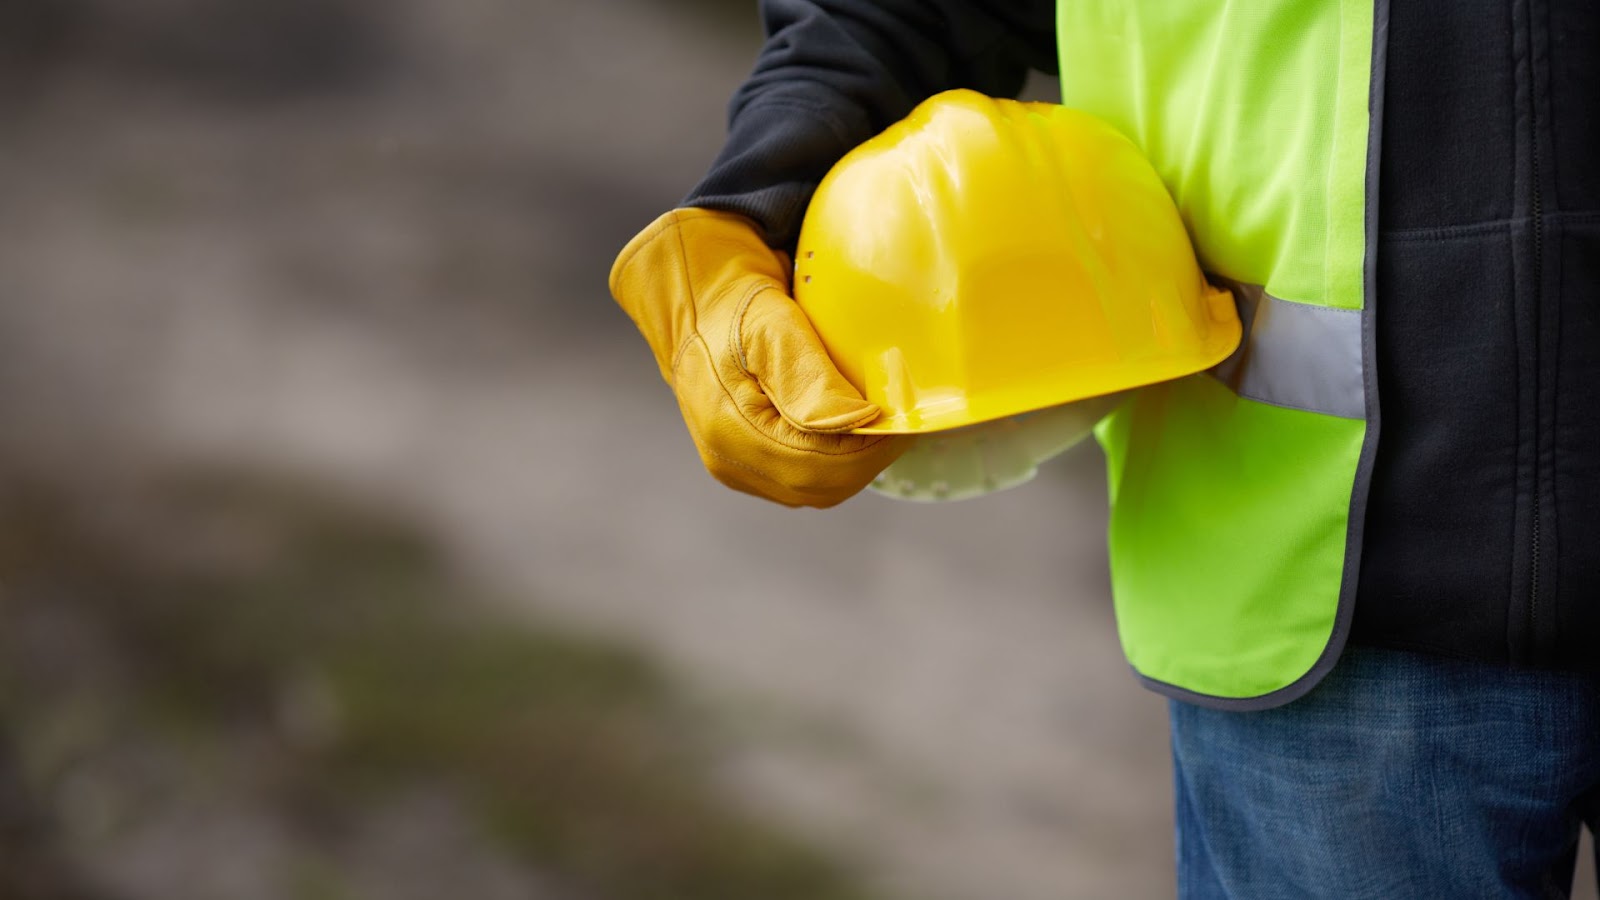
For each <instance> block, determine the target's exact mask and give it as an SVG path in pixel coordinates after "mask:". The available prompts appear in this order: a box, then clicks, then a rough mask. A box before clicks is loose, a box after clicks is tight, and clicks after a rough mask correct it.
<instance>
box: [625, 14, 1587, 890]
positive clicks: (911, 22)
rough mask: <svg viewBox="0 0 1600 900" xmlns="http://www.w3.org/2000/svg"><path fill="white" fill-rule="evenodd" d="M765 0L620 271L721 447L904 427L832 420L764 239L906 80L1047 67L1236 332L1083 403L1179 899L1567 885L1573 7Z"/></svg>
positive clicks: (815, 500) (782, 481)
mask: <svg viewBox="0 0 1600 900" xmlns="http://www.w3.org/2000/svg"><path fill="white" fill-rule="evenodd" d="M761 10H762V16H763V19H764V22H765V26H766V29H767V34H768V39H767V43H766V45H765V47H764V48H763V50H762V52H761V55H760V58H759V59H758V61H757V63H756V66H755V71H754V72H753V74H752V75H751V76H750V78H749V80H748V81H746V82H745V84H744V85H743V86H742V87H741V88H740V89H739V91H738V93H737V94H736V95H735V97H734V100H733V103H732V105H731V110H730V112H731V117H730V133H729V136H728V141H727V144H726V146H725V147H724V149H723V151H722V153H721V154H720V155H719V156H718V157H717V159H716V161H715V162H714V163H713V165H712V168H711V171H710V173H709V174H708V175H707V176H706V178H705V180H704V181H702V182H701V183H700V184H699V185H698V186H697V187H695V188H694V190H693V191H692V192H691V193H690V194H689V196H688V198H687V199H686V200H685V201H684V204H683V207H682V208H680V209H678V210H674V211H672V212H669V213H667V214H666V215H664V216H663V217H662V218H661V219H658V220H657V221H656V223H654V224H652V225H651V226H650V227H649V228H648V229H646V230H645V231H644V232H643V233H641V234H640V235H639V237H637V238H635V239H634V241H633V242H632V243H630V244H629V246H628V248H627V249H625V250H624V252H623V255H622V256H620V257H619V259H618V262H617V265H616V267H615V268H614V269H613V272H612V291H613V294H614V295H615V297H616V298H617V300H618V302H619V303H620V304H621V305H622V306H623V308H624V309H626V310H627V311H628V312H629V314H630V315H631V316H632V317H633V318H634V320H635V322H636V323H637V324H638V325H639V327H640V330H641V331H642V332H643V333H644V335H645V337H646V339H647V340H648V341H649V343H650V344H651V346H652V348H653V349H654V351H655V354H656V358H657V360H658V362H659V363H660V365H661V370H662V374H663V376H664V377H665V378H666V379H667V381H668V382H669V383H670V384H671V385H672V386H673V389H674V391H675V393H676V394H677V396H678V400H679V403H680V406H681V408H682V411H683V414H684V417H685V420H686V422H687V424H688V426H689V430H690V433H691V435H692V436H693V438H694V440H695V442H696V445H697V446H698V447H699V449H700V451H701V456H702V458H703V459H704V461H705V462H706V465H707V467H708V468H709V469H710V470H711V472H712V473H713V474H714V475H715V476H717V477H718V478H719V479H721V480H723V481H724V482H726V483H728V484H729V485H731V486H733V487H736V488H738V489H740V490H743V491H747V492H749V493H754V494H757V495H760V496H763V497H767V498H769V499H772V500H775V501H777V502H780V503H785V504H789V505H809V506H829V505H832V504H834V503H838V502H840V501H842V500H844V499H845V498H847V497H849V496H850V495H852V494H853V493H855V492H856V491H858V490H860V489H861V488H862V487H863V486H865V485H866V484H868V483H869V482H870V481H871V480H872V479H873V478H874V477H875V476H876V475H877V474H878V472H880V471H881V470H882V469H883V468H884V467H885V466H887V465H889V464H890V463H891V462H892V461H893V460H894V459H895V457H896V454H897V453H899V452H901V451H902V450H903V448H904V443H903V440H902V439H899V438H896V437H893V436H885V435H861V434H850V433H849V432H850V431H851V430H853V429H856V428H859V427H861V426H863V425H866V424H868V423H870V422H872V421H873V420H874V419H875V418H877V416H878V414H879V410H878V409H877V408H876V407H875V406H873V405H872V404H870V403H868V402H867V401H866V400H865V399H863V396H862V395H861V393H859V392H858V391H857V390H856V389H855V387H854V386H852V385H851V384H850V383H849V382H848V381H847V380H846V379H845V378H844V377H843V376H842V375H841V374H840V372H839V371H838V370H837V369H836V368H835V366H834V365H833V363H832V362H831V360H830V359H829V357H828V355H827V353H826V351H825V350H824V349H823V347H822V345H821V343H820V342H819V340H818V338H817V336H816V333H815V332H814V331H813V330H812V328H811V327H810V325H809V324H808V322H807V320H806V318H805V316H804V315H803V314H802V313H801V312H800V311H799V309H798V307H797V306H795V305H794V304H793V302H792V301H790V300H789V296H790V293H791V292H790V287H791V285H790V281H789V279H790V272H791V269H790V262H789V258H788V256H787V255H786V254H787V253H788V252H791V251H792V250H793V248H794V244H795V240H796V236H797V231H798V229H799V226H800V223H801V220H802V218H803V216H804V214H805V210H806V206H807V203H808V201H809V199H810V197H811V195H812V192H813V191H814V189H815V188H816V186H817V184H818V182H819V180H820V179H821V178H822V176H823V175H824V173H826V172H827V171H828V169H829V168H830V167H831V166H832V165H833V164H834V162H835V161H837V160H838V159H840V158H841V157H842V156H843V155H844V154H846V153H847V152H848V151H850V150H851V149H852V148H853V147H855V146H857V145H858V144H860V143H862V142H863V141H865V140H867V139H869V138H871V137H872V136H873V135H874V134H876V133H878V132H879V131H881V130H882V129H884V128H885V127H886V126H888V125H890V124H891V123H893V122H895V121H897V120H898V119H900V118H901V117H903V116H904V115H906V113H907V112H908V111H910V110H911V109H912V108H913V107H914V106H915V105H916V104H918V103H919V102H920V101H922V100H924V99H925V98H927V97H929V96H931V95H933V94H935V93H938V92H940V91H944V90H947V89H952V88H963V87H965V88H972V89H974V90H977V91H980V92H982V93H984V94H988V95H991V96H998V97H1006V96H1014V95H1015V94H1016V92H1017V91H1019V90H1020V88H1021V86H1022V83H1023V81H1024V77H1025V74H1026V72H1027V70H1028V69H1030V68H1033V69H1040V70H1045V71H1051V72H1057V71H1058V72H1059V74H1060V77H1061V90H1062V99H1063V102H1064V104H1065V105H1066V106H1069V107H1072V108H1074V109H1079V110H1083V111H1085V112H1088V113H1091V114H1093V115H1095V116H1098V117H1100V118H1101V119H1103V120H1104V121H1106V122H1108V123H1110V124H1111V125H1113V126H1114V127H1115V128H1116V129H1118V130H1119V131H1120V132H1122V133H1123V134H1124V135H1126V136H1127V137H1128V138H1129V139H1131V140H1132V141H1133V143H1134V144H1135V145H1136V146H1137V147H1138V148H1139V150H1140V151H1141V152H1142V153H1143V154H1144V155H1145V157H1146V158H1148V160H1149V161H1150V163H1151V164H1152V165H1153V166H1154V168H1155V171H1156V172H1157V173H1159V175H1160V177H1161V180H1162V181H1163V182H1164V183H1165V185H1166V187H1167V189H1168V190H1169V191H1170V192H1171V195H1172V198H1173V200H1174V201H1175V202H1176V205H1177V208H1178V210H1179V211H1180V213H1181V215H1182V219H1183V222H1184V224H1185V226H1186V227H1187V230H1188V233H1189V237H1190V239H1191V240H1192V242H1193V245H1194V249H1195V253H1196V255H1197V257H1198V259H1199V262H1200V264H1201V265H1202V266H1203V267H1204V269H1205V270H1206V272H1207V273H1208V274H1209V275H1210V276H1211V277H1212V279H1213V281H1214V283H1216V284H1219V285H1226V286H1227V287H1228V288H1229V290H1230V291H1231V292H1232V293H1233V295H1234V299H1235V300H1236V302H1237V304H1238V309H1239V313H1240V317H1241V318H1242V319H1243V320H1244V322H1245V331H1246V334H1245V338H1244V344H1243V346H1242V347H1241V349H1240V351H1239V352H1238V353H1237V354H1235V356H1234V357H1232V358H1231V359H1230V360H1229V361H1228V362H1227V363H1225V364H1224V365H1223V366H1220V367H1218V368H1217V369H1214V370H1212V371H1211V372H1210V373H1201V374H1197V375H1192V376H1189V377H1185V378H1181V379H1178V380H1176V381H1171V382H1166V383H1163V384H1160V385H1155V386H1152V387H1147V388H1143V389H1140V390H1138V391H1136V392H1133V393H1132V394H1131V396H1130V397H1129V399H1128V400H1127V401H1126V402H1124V403H1122V404H1121V405H1120V406H1119V407H1118V408H1117V409H1116V411H1115V412H1114V413H1112V414H1111V416H1110V417H1109V418H1108V419H1107V420H1106V421H1105V422H1104V423H1103V424H1102V426H1101V428H1100V430H1099V432H1098V437H1099V439H1100V442H1101V445H1102V447H1103V448H1104V450H1105V452H1106V456H1107V461H1108V472H1109V475H1110V492H1111V498H1112V513H1111V521H1110V526H1109V544H1110V551H1111V562H1112V582H1113V594H1114V601H1115V605H1116V610H1117V619H1118V628H1119V632H1120V635H1121V638H1122V642H1123V646H1124V649H1125V651H1126V652H1127V655H1128V659H1129V661H1130V663H1131V664H1132V665H1133V667H1134V669H1135V671H1136V672H1137V674H1138V676H1139V677H1140V678H1141V679H1142V680H1143V681H1144V682H1145V683H1146V684H1147V685H1148V686H1149V687H1151V688H1152V689H1154V690H1156V691H1159V692H1161V693H1163V694H1165V695H1166V696H1168V697H1170V698H1172V699H1171V704H1170V721H1171V727H1172V747H1173V758H1174V767H1175V786H1176V795H1177V863H1178V879H1179V885H1180V893H1181V895H1182V896H1184V897H1191V898H1214V897H1227V898H1273V900H1277V898H1285V897H1340V898H1345V897H1381V898H1391V900H1392V898H1440V897H1451V898H1454V897H1529V898H1531V897H1552V896H1566V895H1567V893H1568V891H1569V890H1570V885H1571V880H1572V872H1573V866H1574V862H1575V858H1576V848H1577V842H1578V835H1579V830H1580V827H1581V824H1582V823H1583V822H1585V821H1587V822H1588V823H1589V825H1590V826H1591V828H1592V827H1594V826H1595V825H1596V824H1597V820H1600V539H1597V538H1596V537H1595V535H1596V534H1600V165H1596V164H1595V163H1596V161H1597V160H1600V7H1596V6H1594V5H1593V4H1589V3H1583V2H1578V0H1546V2H1538V0H1451V2H1445V0H1415V2H1407V0H1402V2H1399V3H1394V4H1390V3H1389V2H1387V0H1365V2H1363V0H1259V2H1253V3H1224V2H1217V0H1173V2H1163V3H1156V2H1135V0H1060V2H1059V3H1055V2H1048V0H1040V2H1014V3H1009V4H1008V3H1001V2H989V3H986V2H978V0H767V2H764V3H762V5H761ZM1380 412H1381V419H1380ZM1380 426H1381V427H1380Z"/></svg>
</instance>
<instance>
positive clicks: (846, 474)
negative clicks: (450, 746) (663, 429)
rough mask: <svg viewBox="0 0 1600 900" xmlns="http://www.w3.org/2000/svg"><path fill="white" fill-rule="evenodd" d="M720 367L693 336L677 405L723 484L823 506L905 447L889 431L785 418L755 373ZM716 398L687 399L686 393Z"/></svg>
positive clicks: (703, 457) (788, 502) (849, 490)
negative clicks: (818, 428)
mask: <svg viewBox="0 0 1600 900" xmlns="http://www.w3.org/2000/svg"><path fill="white" fill-rule="evenodd" d="M731 369H732V365H731V363H730V364H728V365H727V366H726V367H720V366H718V365H716V364H715V363H714V362H713V359H712V356H711V354H710V352H709V350H708V348H707V347H706V345H705V344H704V342H702V341H698V340H697V341H691V342H690V343H689V344H688V345H687V346H686V348H685V352H684V355H683V358H682V360H681V361H680V364H679V366H678V368H677V373H676V375H677V382H676V383H677V387H678V391H679V405H680V407H681V409H682V411H683V417H684V422H685V423H686V424H687V425H688V427H689V434H690V436H691V437H693V438H694V442H695V446H696V447H697V448H698V449H699V451H700V458H701V461H702V462H703V463H705V466H706V469H707V470H708V471H710V473H711V474H712V475H713V476H714V477H715V478H716V479H717V480H718V481H721V482H722V483H723V484H726V485H728V486H729V487H732V488H734V489H736V490H740V491H744V492H746V493H749V494H755V495H756V496H759V497H765V498H766V499H768V500H773V501H776V502H778V503H782V504H785V505H787V506H814V507H819V508H822V507H829V506H833V505H834V504H837V503H840V502H842V501H844V500H845V499H847V498H849V497H850V496H852V495H854V494H855V493H857V492H858V491H860V490H861V489H862V488H864V487H866V486H867V484H868V483H870V482H871V481H872V479H873V478H874V477H876V476H877V474H878V473H879V472H880V471H882V470H883V468H884V467H885V466H887V465H889V464H890V463H891V462H893V461H894V459H895V457H897V456H899V454H900V453H901V452H902V451H903V450H904V443H903V442H902V441H900V440H897V439H894V438H887V437H882V436H863V435H853V434H816V433H811V432H803V431H799V430H797V429H795V428H792V427H790V426H789V425H788V424H786V423H785V422H784V421H783V420H782V419H781V418H780V417H779V416H778V413H777V412H776V409H775V407H773V405H772V403H771V402H770V400H768V398H767V397H766V395H765V394H763V393H762V392H761V390H760V388H759V385H758V384H757V382H756V380H755V379H754V378H752V377H751V376H749V375H746V374H744V373H742V372H737V371H735V372H734V374H735V375H736V376H737V380H736V381H735V382H734V383H732V384H728V383H727V382H726V380H725V379H726V378H727V377H728V375H729V371H730V370H731ZM712 396H714V397H719V398H721V400H720V402H717V403H691V402H688V401H687V400H686V399H685V398H688V397H712Z"/></svg>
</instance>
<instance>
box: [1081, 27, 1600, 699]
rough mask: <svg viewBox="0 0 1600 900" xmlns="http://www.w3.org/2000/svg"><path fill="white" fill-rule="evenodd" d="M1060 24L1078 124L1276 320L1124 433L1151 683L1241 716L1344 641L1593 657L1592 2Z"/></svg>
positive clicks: (1163, 392)
mask: <svg viewBox="0 0 1600 900" xmlns="http://www.w3.org/2000/svg"><path fill="white" fill-rule="evenodd" d="M1059 15H1060V23H1059V34H1060V44H1061V56H1062V59H1061V65H1062V85H1063V101H1064V102H1065V103H1066V104H1067V105H1069V106H1077V107H1080V108H1084V109H1087V110H1088V111H1090V112H1094V113H1096V114H1098V115H1101V116H1103V117H1106V118H1108V119H1109V120H1111V121H1112V122H1113V124H1115V125H1117V126H1118V127H1119V128H1121V129H1122V130H1123V131H1124V132H1125V133H1127V134H1128V135H1129V136H1130V137H1132V138H1133V139H1134V141H1135V143H1137V144H1139V146H1140V147H1141V148H1142V149H1143V150H1144V151H1145V152H1146V154H1147V155H1148V156H1149V157H1150V158H1151V160H1152V162H1153V164H1154V165H1155V166H1156V168H1157V170H1158V171H1159V172H1161V174H1162V176H1163V178H1164V180H1165V181H1166V182H1167V184H1168V187H1169V189H1170V190H1171V191H1172V192H1173V194H1174V197H1175V199H1176V200H1177V202H1178V204H1179V207H1180V209H1181V210H1182V211H1183V214H1184V217H1185V221H1186V223H1187V224H1188V226H1189V227H1190V229H1191V233H1192V235H1193V237H1194V240H1195V244H1196V248H1197V252H1198V253H1199V255H1200V258H1201V260H1202V263H1203V264H1204V265H1205V266H1206V267H1207V268H1208V270H1209V271H1211V272H1213V273H1214V274H1216V275H1218V276H1221V277H1223V278H1226V279H1227V280H1229V281H1230V282H1233V283H1234V284H1235V287H1236V291H1237V292H1238V293H1239V294H1240V296H1241V299H1242V300H1243V301H1244V302H1243V303H1242V306H1243V307H1244V310H1243V311H1244V312H1245V313H1246V316H1247V318H1249V319H1253V322H1252V326H1251V329H1250V331H1251V333H1250V335H1249V337H1247V340H1246V344H1245V346H1244V348H1243V349H1242V350H1241V351H1240V354H1239V356H1238V358H1236V359H1235V360H1233V361H1232V362H1231V363H1230V364H1229V365H1225V366H1224V367H1222V368H1221V369H1219V370H1218V372H1217V373H1216V375H1217V376H1218V377H1216V378H1211V379H1210V380H1208V379H1207V377H1204V376H1202V377H1198V378H1191V379H1186V380H1184V381H1182V382H1178V383H1174V384H1172V385H1162V386H1158V387H1156V388H1154V389H1147V390H1146V391H1144V392H1142V393H1141V395H1140V396H1139V397H1138V398H1137V399H1136V401H1135V402H1134V403H1133V404H1130V405H1129V406H1128V407H1125V408H1124V409H1123V410H1121V411H1119V413H1118V415H1117V416H1116V417H1114V418H1113V419H1112V420H1111V421H1110V422H1109V423H1108V425H1107V426H1106V427H1104V428H1102V430H1101V436H1102V443H1103V444H1104V445H1105V446H1106V449H1107V454H1108V458H1109V460H1110V474H1111V488H1112V496H1113V513H1112V525H1111V531H1110V533H1111V544H1112V568H1113V583H1114V586H1115V588H1116V593H1117V601H1118V617H1119V623H1120V624H1121V626H1122V629H1123V636H1124V643H1125V647H1126V649H1127V650H1128V653H1129V658H1130V661H1132V662H1133V664H1134V666H1135V668H1136V669H1138V670H1139V671H1140V672H1141V674H1143V675H1145V676H1146V678H1147V679H1148V680H1149V681H1151V682H1153V683H1154V685H1155V686H1156V687H1158V688H1159V689H1162V690H1165V691H1167V692H1168V693H1173V694H1176V695H1178V696H1190V697H1194V698H1196V699H1202V700H1206V701H1207V702H1216V703H1218V704H1219V705H1224V706H1233V707H1236V708H1246V707H1251V706H1263V705H1272V704H1273V703H1277V702H1284V701H1286V700H1289V699H1293V697H1294V696H1298V694H1299V693H1301V692H1303V691H1304V690H1306V689H1309V687H1310V686H1311V685H1313V684H1315V682H1316V680H1317V679H1318V678H1319V677H1320V674H1321V673H1322V672H1324V671H1326V669H1327V668H1328V667H1329V666H1330V665H1331V662H1332V660H1333V659H1336V658H1337V655H1338V652H1339V648H1340V646H1341V645H1342V644H1343V642H1344V640H1345V638H1346V632H1347V630H1349V629H1351V628H1353V630H1354V639H1355V640H1357V641H1363V642H1370V643H1382V644H1389V645H1397V646H1405V647H1412V648H1418V649H1427V650H1431V651H1434V652H1444V653H1448V654H1452V655H1460V656H1467V657H1471V658H1476V659H1482V660H1488V661H1510V662H1516V663H1529V664H1538V665H1563V666H1581V665H1588V666H1593V665H1595V664H1596V659H1597V658H1600V649H1596V648H1600V539H1596V538H1595V537H1593V536H1592V535H1594V533H1595V528H1596V526H1600V166H1597V165H1596V164H1597V163H1600V7H1596V6H1594V5H1592V4H1589V3H1587V2H1580V0H1557V2H1548V3H1539V2H1529V0H1510V2H1508V0H1470V2H1442V0H1428V2H1412V0H1396V2H1394V3H1393V4H1391V3H1387V2H1380V3H1377V4H1370V3H1362V2H1358V0H1303V2H1292V0H1281V2H1270V0H1267V2H1262V3H1259V4H1224V3H1220V2H1199V0H1196V2H1191V3H1183V4H1159V5H1146V4H1133V3H1130V2H1127V0H1098V2H1096V0H1064V2H1063V3H1062V4H1061V6H1060V11H1059ZM1219 385H1225V386H1226V387H1227V388H1228V389H1229V390H1228V391H1226V392H1225V391H1223V390H1221V389H1219ZM1352 612H1353V613H1354V615H1353V616H1352Z"/></svg>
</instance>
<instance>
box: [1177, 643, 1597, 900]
mask: <svg viewBox="0 0 1600 900" xmlns="http://www.w3.org/2000/svg"><path fill="white" fill-rule="evenodd" d="M1171 723H1172V754H1173V763H1174V782H1175V788H1176V791H1175V793H1176V797H1177V808H1176V812H1177V862H1178V884H1179V895H1180V896H1181V897H1183V898H1188V900H1220V898H1227V900H1257V898H1260V900H1292V898H1302V897H1303V898H1323V897H1326V898H1340V900H1347V898H1366V897H1371V898H1382V900H1411V898H1416V900H1438V898H1480V897H1481V898H1501V897H1508V898H1565V897H1567V896H1568V894H1569V893H1570V890H1571V883H1572V870H1573V866H1574V864H1575V862H1576V858H1577V844H1578V833H1579V829H1580V826H1581V825H1582V823H1583V821H1584V820H1585V819H1588V820H1590V821H1591V822H1592V821H1594V819H1595V818H1596V817H1597V816H1600V679H1597V678H1594V677H1585V676H1579V675H1569V674H1557V673H1548V672H1530V671H1518V670H1511V669H1505V668H1500V667H1495V666H1485V665H1479V664H1474V663H1465V662H1459V661H1453V660H1444V659H1438V658H1434V657H1428V656H1421V655H1416V654H1410V653H1400V652H1395V651H1385V650H1374V649H1368V648H1351V649H1350V650H1348V651H1347V652H1346V654H1345V657H1344V658H1343V659H1342V660H1341V661H1340V663H1339V665H1338V666H1337V667H1336V668H1335V669H1334V670H1333V672H1331V673H1330V674H1329V675H1328V677H1327V678H1326V679H1325V680H1324V681H1323V683H1322V684H1321V685H1319V686H1318V687H1317V688H1316V689H1315V690H1314V691H1312V692H1311V693H1310V694H1309V695H1307V696H1306V697H1304V698H1302V699H1300V700H1298V701H1296V702H1294V703H1291V704H1289V705H1287V706H1284V707H1281V708H1278V709H1273V710H1266V711H1263V712H1253V713H1229V712H1218V711H1216V710H1209V709H1203V708H1201V707H1198V706H1193V705H1191V704H1187V703H1182V702H1177V701H1174V702H1173V703H1172V705H1171Z"/></svg>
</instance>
